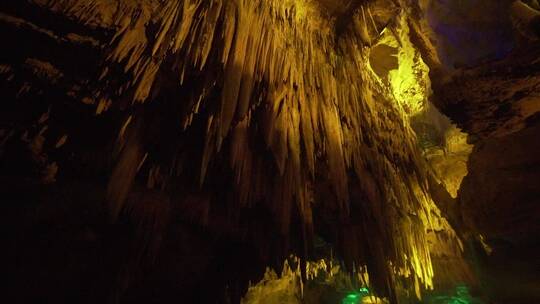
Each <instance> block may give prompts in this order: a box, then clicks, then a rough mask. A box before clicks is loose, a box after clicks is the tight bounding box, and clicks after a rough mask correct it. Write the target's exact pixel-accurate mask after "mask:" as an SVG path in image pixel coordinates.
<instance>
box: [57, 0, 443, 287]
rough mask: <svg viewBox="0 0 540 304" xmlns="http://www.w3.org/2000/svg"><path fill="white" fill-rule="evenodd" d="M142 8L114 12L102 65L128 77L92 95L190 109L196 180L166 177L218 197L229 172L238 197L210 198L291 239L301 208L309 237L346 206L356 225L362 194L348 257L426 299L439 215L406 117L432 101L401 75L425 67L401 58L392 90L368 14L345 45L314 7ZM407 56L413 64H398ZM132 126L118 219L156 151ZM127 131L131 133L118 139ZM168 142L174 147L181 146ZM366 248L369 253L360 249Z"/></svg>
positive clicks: (235, 3)
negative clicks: (265, 217) (196, 141)
mask: <svg viewBox="0 0 540 304" xmlns="http://www.w3.org/2000/svg"><path fill="white" fill-rule="evenodd" d="M82 2H84V3H85V4H84V5H82V4H81V3H82ZM123 2H124V1H120V2H119V3H120V4H119V5H120V6H121V5H124V4H123ZM135 3H136V4H133V5H126V6H125V7H124V8H119V9H118V11H117V12H116V14H115V16H117V17H115V18H114V21H112V22H115V24H116V26H117V28H118V31H117V33H116V35H115V37H114V39H113V40H112V42H111V45H110V49H109V51H108V57H107V60H108V62H107V65H108V66H110V67H121V71H122V73H125V74H126V75H127V76H128V77H123V78H121V79H126V80H125V81H124V82H121V83H118V82H117V81H116V82H115V81H112V79H115V78H116V79H117V78H118V73H119V71H118V69H115V68H106V69H104V70H103V74H102V77H101V83H100V85H99V86H98V87H97V88H96V97H97V98H98V99H100V100H105V101H111V102H112V106H113V107H114V105H115V101H116V100H119V99H120V98H121V97H122V98H124V99H125V98H126V96H127V97H128V98H130V100H131V101H132V102H133V104H134V106H137V105H135V104H136V103H152V102H154V100H153V99H154V97H155V96H162V97H161V98H166V99H168V101H167V102H170V103H175V104H177V105H178V107H179V108H182V109H183V110H182V111H180V112H181V113H182V114H179V115H178V117H176V118H175V119H176V120H177V121H178V122H177V123H176V125H178V132H180V133H181V132H188V131H189V130H190V129H192V128H194V126H193V124H194V123H193V121H194V120H198V121H202V122H203V123H202V124H203V125H205V126H206V130H205V134H204V140H203V141H204V144H203V147H202V148H201V151H202V155H199V157H200V159H199V160H197V162H200V163H201V165H200V167H199V169H200V170H199V172H197V173H196V174H193V172H185V171H183V170H182V169H181V168H171V170H164V171H167V172H174V173H173V174H172V175H182V176H184V177H185V178H187V179H189V180H197V179H198V180H197V183H199V184H200V185H201V187H202V188H203V189H204V191H209V192H212V191H214V190H212V189H211V188H209V187H206V186H205V181H206V180H207V179H208V178H209V175H212V176H211V177H212V178H214V179H216V178H218V179H219V177H216V176H213V174H218V173H216V172H220V171H216V168H226V170H231V172H232V181H228V180H223V183H225V184H227V185H231V186H232V187H233V188H232V189H229V190H230V192H231V193H233V194H232V195H231V194H230V193H215V195H216V197H217V198H216V199H217V200H220V201H222V203H223V204H229V205H230V206H231V207H230V208H244V207H245V208H247V207H249V206H252V205H253V204H263V205H264V206H266V207H267V209H268V210H271V211H272V212H273V216H274V217H275V219H276V222H278V223H279V224H280V231H281V234H282V235H283V236H284V237H287V235H288V234H289V232H290V225H291V218H292V214H293V209H294V208H297V210H299V211H300V217H301V221H302V223H303V224H304V225H305V231H308V232H309V233H308V234H312V231H313V230H314V227H312V225H313V221H314V220H313V218H312V216H313V215H312V214H313V210H312V208H313V206H314V205H317V204H323V205H324V204H332V205H335V206H337V208H336V209H337V210H338V212H339V218H340V221H341V223H346V222H349V220H350V216H351V215H350V214H351V213H350V212H351V210H350V209H351V208H350V205H351V204H352V202H351V201H352V198H351V192H352V191H353V189H360V192H362V193H363V194H364V198H365V200H364V201H362V202H359V204H360V206H361V207H362V215H361V221H362V222H363V228H358V227H357V228H355V229H359V230H355V231H354V233H351V235H353V236H354V237H352V239H346V240H344V241H343V242H342V248H341V250H342V251H344V252H345V251H347V250H349V249H351V250H350V251H349V252H350V255H349V259H350V260H351V261H355V262H356V265H365V264H367V265H368V271H369V272H370V277H371V278H372V281H373V282H375V283H377V282H379V284H380V285H383V286H377V288H378V290H380V291H381V292H383V293H387V294H391V293H392V291H391V289H392V288H393V287H392V282H393V278H392V276H394V274H396V275H401V276H403V277H409V278H410V280H411V282H414V285H415V289H416V291H417V295H418V296H420V288H421V286H422V287H423V288H428V289H429V288H431V287H432V277H433V269H432V267H431V259H430V248H429V245H428V242H427V236H426V235H427V230H428V229H431V228H432V226H433V221H434V219H433V216H432V214H434V213H436V212H437V207H436V206H435V204H434V203H433V201H432V199H431V197H430V194H429V189H428V185H427V179H426V177H425V176H426V171H425V168H424V164H423V162H422V159H421V156H420V154H419V151H418V148H417V144H416V138H415V135H414V132H413V131H412V130H411V128H410V126H409V121H408V114H409V113H410V112H411V111H417V110H418V108H419V107H421V106H420V105H419V104H421V103H422V102H423V101H424V99H425V97H426V96H425V95H426V94H427V91H426V90H425V87H418V86H419V85H422V84H419V83H417V82H415V80H414V79H412V80H411V79H407V81H409V82H408V83H406V84H403V83H402V82H399V81H403V80H404V79H403V77H404V76H403V74H404V73H413V72H418V70H415V71H412V70H407V71H403V70H401V69H402V68H403V69H413V68H415V66H414V64H415V63H418V62H420V61H421V59H419V58H415V60H416V62H414V63H413V62H407V63H403V62H400V64H404V65H403V66H402V68H400V69H397V70H395V71H393V72H392V73H393V74H391V75H390V80H391V85H387V84H385V83H384V82H382V81H381V80H380V79H379V77H377V76H376V74H375V73H374V72H373V70H372V69H371V67H370V66H369V50H370V47H369V45H370V44H371V43H372V41H374V40H375V39H380V37H370V35H371V34H370V33H374V32H375V33H376V32H378V29H377V25H376V24H375V21H374V20H373V16H372V14H371V12H370V11H369V9H368V11H367V13H366V11H365V9H364V8H363V7H362V8H361V9H360V10H359V11H358V12H357V13H356V14H355V16H353V21H352V24H351V25H350V26H349V27H348V28H347V30H346V31H345V32H344V33H342V34H341V35H339V36H336V33H335V31H334V30H332V29H333V26H334V25H333V23H332V22H333V21H332V20H330V19H328V17H326V16H325V15H323V14H321V13H320V10H319V9H318V7H317V6H316V5H315V3H313V2H312V1H309V0H296V1H292V0H284V1H283V0H266V1H265V0H212V1H202V0H174V1H165V2H160V3H159V4H158V3H157V2H156V1H142V0H141V1H136V2H135ZM47 5H49V6H50V7H61V8H63V9H65V10H67V11H69V12H70V13H72V14H75V15H77V16H79V17H80V18H82V19H85V18H86V19H88V20H91V11H92V10H91V7H92V6H93V5H102V1H99V0H92V1H75V0H72V1H61V0H53V1H49V2H48V4H47ZM83 15H84V16H86V17H81V16H83ZM396 20H397V21H396V22H394V24H393V25H392V26H395V28H394V29H392V28H389V29H388V31H387V35H390V36H391V35H394V34H395V33H397V35H398V37H394V38H393V39H395V40H394V44H393V45H392V46H393V47H396V48H401V49H400V50H401V52H407V51H408V49H407V48H411V47H412V45H411V42H410V41H409V38H408V35H409V33H408V25H407V15H406V12H405V11H403V10H402V12H401V13H400V14H399V16H396ZM368 28H372V30H368ZM373 28H375V30H373ZM385 35H386V34H385ZM385 37H386V36H385ZM383 39H384V37H383ZM400 40H404V41H403V42H400ZM403 44H406V46H405V47H404V46H403ZM407 56H409V57H410V56H411V54H400V58H409V57H407ZM409 59H410V58H409ZM407 64H408V66H407ZM418 65H419V66H420V64H418ZM421 67H422V68H423V69H424V70H421V71H420V72H421V73H422V75H423V76H422V77H424V76H425V77H427V70H426V68H425V65H422V66H421ZM165 73H167V75H168V77H173V78H174V79H173V82H174V83H175V86H176V88H178V89H179V90H181V92H189V94H188V93H186V94H184V95H182V96H177V95H170V94H169V95H167V94H166V92H164V91H162V88H163V86H161V85H160V84H159V77H160V76H159V75H161V74H165ZM408 76H411V77H413V76H414V75H412V74H411V75H408ZM408 76H407V77H408ZM410 81H412V83H411V82H410ZM194 82H196V83H197V84H196V85H194V84H193V83H194ZM397 82H399V83H397ZM424 85H426V84H424ZM404 86H405V87H404ZM415 86H416V87H415ZM415 89H417V91H414V90H415ZM163 90H164V89H163ZM411 90H412V91H414V92H412V93H411ZM396 92H397V93H399V94H397V95H396ZM160 94H161V95H160ZM418 96H420V97H421V100H416V102H415V103H412V105H413V107H414V108H413V109H409V108H407V107H408V106H409V105H410V103H409V102H410V101H411V100H410V99H411V98H417V97H418ZM422 98H424V99H422ZM171 99H172V100H171ZM144 106H146V105H142V107H143V109H144ZM139 115H144V114H139ZM133 119H135V120H137V121H144V120H138V119H140V118H138V117H135V118H133ZM132 124H133V123H132ZM181 126H182V127H181ZM127 128H128V129H129V130H131V131H130V132H134V133H133V134H134V135H132V141H131V142H128V143H126V145H125V146H124V147H123V151H124V152H123V153H122V154H121V156H120V160H119V161H118V165H117V169H116V170H115V171H114V173H113V176H112V178H111V182H110V184H109V199H110V200H111V202H112V206H113V207H112V213H113V214H114V215H116V214H118V212H119V210H120V208H121V207H122V201H123V200H125V198H126V195H127V192H128V191H129V187H130V185H131V183H132V181H133V179H134V178H135V175H136V174H137V170H134V169H133V168H135V169H137V167H138V165H137V164H139V163H140V162H141V160H142V159H143V155H148V154H146V153H151V152H150V151H147V150H145V143H144V142H139V140H141V141H144V136H142V137H138V136H139V135H137V134H139V133H144V132H145V130H144V128H145V126H138V127H134V128H132V127H131V126H128V127H127ZM125 132H126V130H125V128H123V129H122V130H121V132H120V133H121V134H123V133H125ZM195 134H196V132H195ZM170 140H171V145H174V144H175V143H174V141H175V139H174V138H171V139H170ZM186 140H188V141H189V140H190V138H189V137H188V138H187V139H186ZM191 148H193V147H191ZM184 149H190V148H189V147H188V148H185V147H184ZM193 149H194V148H193ZM171 150H174V151H177V149H171ZM188 155H191V156H193V154H189V153H178V154H177V155H175V159H176V160H177V161H178V163H185V162H189V161H193V160H192V159H184V160H179V159H180V158H182V157H187V156H188ZM144 159H146V156H145V157H144ZM149 159H151V161H152V162H154V163H155V164H156V165H157V166H160V167H161V168H163V167H167V166H170V163H168V162H167V161H165V160H164V161H163V162H162V163H160V160H159V158H157V157H151V158H149ZM147 161H149V160H147ZM151 167H152V166H149V168H151ZM317 179H322V180H323V181H325V182H327V183H328V184H329V185H330V187H331V189H332V196H333V199H332V200H330V201H319V199H318V198H317V197H316V195H315V191H314V188H315V187H316V186H317V185H318V184H317V183H318V182H319V181H318V180H317ZM216 191H217V190H216ZM295 204H296V205H295ZM344 227H346V226H344ZM447 228H448V227H447ZM343 229H347V228H343ZM448 229H451V228H448ZM358 244H367V248H365V249H363V250H353V248H357V247H358V246H359V245H358ZM366 252H369V253H368V254H366ZM368 259H375V261H376V262H374V263H371V264H370V262H369V261H367V260H368Z"/></svg>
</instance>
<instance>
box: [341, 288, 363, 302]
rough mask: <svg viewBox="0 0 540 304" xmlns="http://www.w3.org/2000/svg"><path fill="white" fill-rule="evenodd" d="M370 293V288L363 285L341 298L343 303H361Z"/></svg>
mask: <svg viewBox="0 0 540 304" xmlns="http://www.w3.org/2000/svg"><path fill="white" fill-rule="evenodd" d="M368 294H369V289H367V288H365V287H362V288H360V289H359V290H358V291H356V292H352V293H349V294H348V295H346V296H345V298H343V300H341V304H360V303H362V298H363V297H364V296H366V295H368Z"/></svg>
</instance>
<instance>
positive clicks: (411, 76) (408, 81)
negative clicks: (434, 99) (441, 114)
mask: <svg viewBox="0 0 540 304" xmlns="http://www.w3.org/2000/svg"><path fill="white" fill-rule="evenodd" d="M384 50H386V52H384ZM371 52H372V54H371V56H370V66H371V68H372V69H373V70H374V71H375V74H376V75H377V76H378V77H379V79H380V80H381V81H382V82H383V83H387V84H388V86H389V87H390V89H391V90H392V93H393V95H394V98H395V100H396V101H397V102H398V103H399V105H400V106H401V108H402V109H403V111H404V112H405V113H406V114H407V115H408V116H414V115H417V114H419V113H421V112H422V111H423V110H425V107H426V103H427V99H428V96H429V94H430V90H431V89H430V85H431V84H430V79H429V68H428V66H427V65H426V64H425V63H424V61H423V60H422V57H421V55H420V53H419V52H418V50H417V49H416V48H415V47H414V45H413V44H412V43H411V41H410V38H409V26H408V25H407V21H406V18H405V17H404V16H402V17H401V18H399V26H398V27H397V29H395V30H388V29H385V30H384V31H383V33H382V35H381V37H380V38H379V40H378V42H377V43H376V44H375V45H374V46H373V47H372V51H371ZM392 61H393V62H392Z"/></svg>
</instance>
